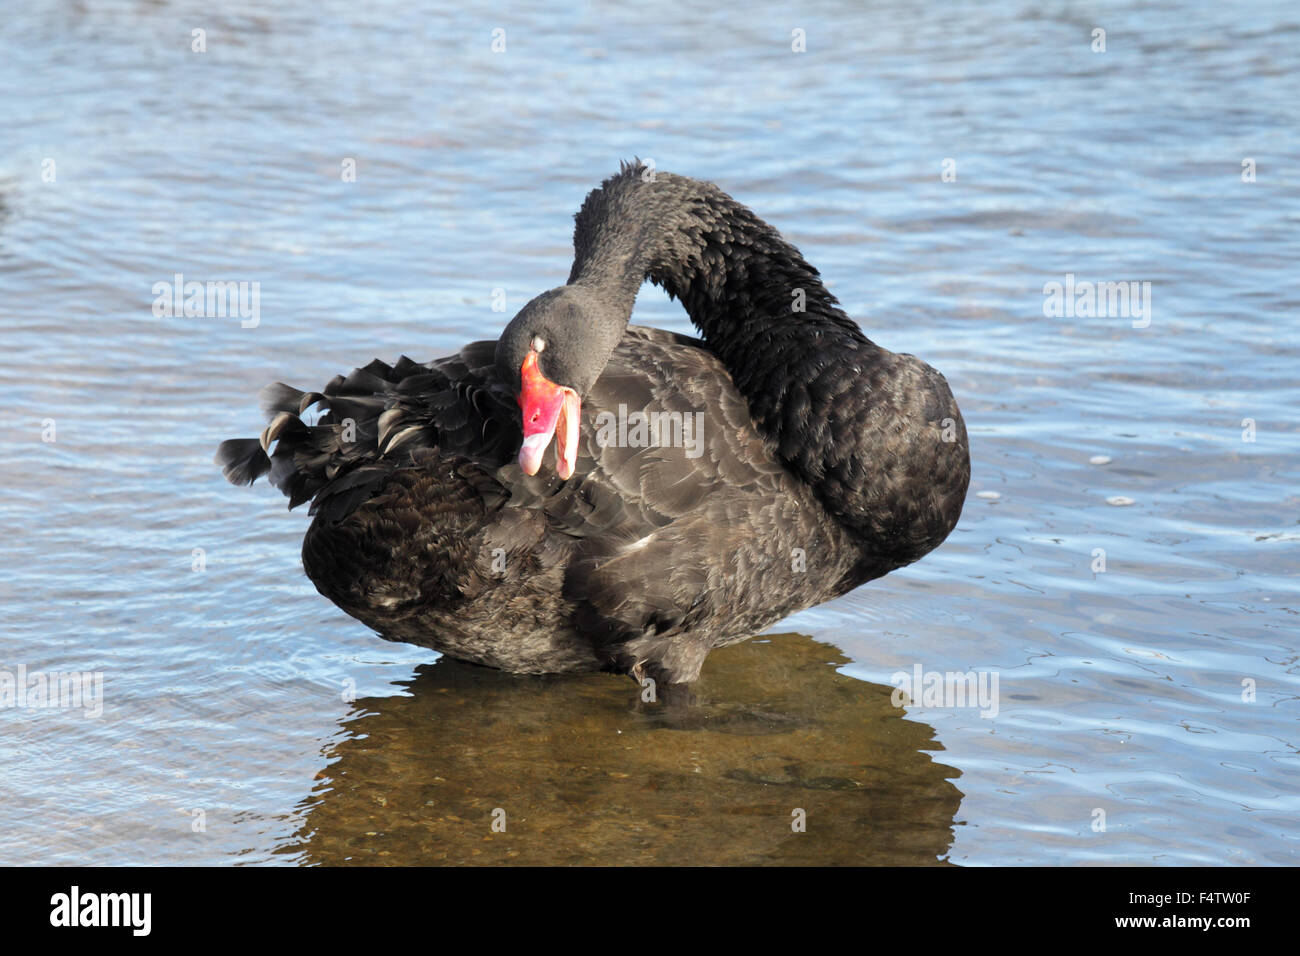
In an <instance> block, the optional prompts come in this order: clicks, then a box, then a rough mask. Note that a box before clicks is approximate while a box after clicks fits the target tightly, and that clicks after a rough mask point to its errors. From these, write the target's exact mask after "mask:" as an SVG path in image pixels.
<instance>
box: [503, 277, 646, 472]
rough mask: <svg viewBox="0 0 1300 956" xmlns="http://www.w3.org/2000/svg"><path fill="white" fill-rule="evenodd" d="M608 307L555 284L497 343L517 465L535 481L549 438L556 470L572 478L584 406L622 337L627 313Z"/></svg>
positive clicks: (573, 288)
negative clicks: (520, 435)
mask: <svg viewBox="0 0 1300 956" xmlns="http://www.w3.org/2000/svg"><path fill="white" fill-rule="evenodd" d="M618 313H619V310H617V309H611V308H609V307H606V306H604V305H603V304H602V302H601V297H600V296H599V295H597V294H593V293H592V292H591V291H590V290H587V289H583V288H581V287H579V286H561V287H560V288H558V289H551V290H550V291H548V292H543V293H542V294H541V295H539V296H537V297H536V298H535V299H533V300H532V301H531V302H529V303H528V304H527V305H525V306H524V307H523V308H522V309H520V310H519V314H518V315H516V316H515V317H514V318H513V319H512V320H511V321H510V324H509V325H507V326H506V329H505V331H504V332H502V333H501V338H500V339H498V340H497V348H496V365H497V374H498V375H499V376H500V377H501V379H502V381H504V382H506V383H508V384H509V385H510V386H511V387H512V388H513V389H514V392H515V395H516V397H517V400H518V402H519V410H520V413H521V415H522V425H523V432H524V441H523V445H522V447H521V448H520V449H519V467H520V468H522V469H523V471H524V473H525V474H528V475H535V474H537V472H538V471H539V470H540V469H541V466H542V455H543V454H544V453H545V451H546V449H547V448H548V447H549V446H550V444H551V440H552V438H554V439H555V470H556V473H557V474H558V475H559V476H560V478H561V479H568V478H570V477H571V476H572V475H573V471H574V468H575V467H576V465H577V460H578V430H579V425H580V423H581V420H582V417H581V416H582V400H583V398H585V397H586V395H587V393H588V392H589V391H590V390H591V387H592V386H593V385H595V384H596V379H598V378H599V377H600V373H601V372H602V371H603V370H604V368H605V365H606V363H607V362H608V361H609V356H610V353H612V352H613V351H614V346H616V345H617V344H618V340H619V339H620V338H622V336H623V329H624V328H625V327H626V326H627V320H628V316H627V315H622V316H621V317H620V315H619V314H618Z"/></svg>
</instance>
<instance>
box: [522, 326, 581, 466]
mask: <svg viewBox="0 0 1300 956" xmlns="http://www.w3.org/2000/svg"><path fill="white" fill-rule="evenodd" d="M519 380H520V384H521V387H520V389H519V407H520V409H522V410H523V413H524V444H523V447H521V448H520V449H519V467H520V468H522V469H523V470H524V474H525V475H535V474H537V472H538V470H539V469H540V468H541V467H542V454H543V453H544V452H545V451H546V449H547V446H549V445H550V444H551V438H552V437H553V436H554V437H556V442H555V471H556V473H557V474H558V475H559V476H560V478H561V479H562V480H564V479H568V478H570V477H571V476H572V475H573V469H574V468H575V467H576V466H577V463H578V423H579V422H580V421H581V418H580V413H581V411H582V403H581V402H580V401H579V400H578V393H577V392H575V391H574V390H573V389H571V388H565V387H564V386H563V385H557V384H555V383H554V382H552V381H551V380H550V379H549V378H547V377H546V376H545V375H543V374H542V372H541V369H539V368H538V367H537V353H536V352H534V351H533V350H532V349H529V350H528V357H527V358H525V359H524V364H523V367H522V368H520V370H519Z"/></svg>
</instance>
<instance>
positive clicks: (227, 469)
mask: <svg viewBox="0 0 1300 956" xmlns="http://www.w3.org/2000/svg"><path fill="white" fill-rule="evenodd" d="M212 460H213V461H214V462H216V463H217V464H218V465H220V466H221V473H222V474H223V475H225V476H226V480H227V481H229V482H230V483H231V484H232V485H251V484H252V483H253V482H254V481H256V480H257V479H258V478H260V477H261V476H262V475H264V474H266V473H267V472H268V471H270V470H271V459H270V458H268V457H267V456H266V451H265V450H264V449H263V448H262V442H261V441H260V440H259V439H256V438H228V439H226V440H225V441H223V442H222V443H221V445H220V447H218V448H217V454H216V457H214V458H213V459H212Z"/></svg>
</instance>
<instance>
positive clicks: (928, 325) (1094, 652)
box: [0, 0, 1300, 865]
mask: <svg viewBox="0 0 1300 956" xmlns="http://www.w3.org/2000/svg"><path fill="white" fill-rule="evenodd" d="M263 6H264V5H261V4H253V3H243V2H233V3H228V4H223V5H222V7H221V10H220V11H217V12H213V11H212V10H210V9H208V5H204V4H199V3H190V2H175V3H144V2H141V3H133V2H77V3H48V4H37V5H32V6H30V7H28V6H21V8H15V9H14V10H10V11H8V12H7V13H6V16H5V18H4V26H3V27H2V28H0V347H2V350H3V355H4V359H3V361H0V390H2V392H3V395H4V401H3V403H0V442H2V443H3V444H2V445H0V448H2V449H3V451H2V452H0V475H3V478H4V489H5V493H4V494H3V495H0V563H2V566H3V573H0V625H2V626H0V665H3V667H4V668H7V669H9V670H10V671H11V672H12V671H13V670H15V669H16V668H18V667H19V666H22V667H25V668H27V669H28V671H31V672H42V673H49V672H56V671H73V670H77V671H90V672H95V673H99V674H101V675H102V677H103V692H104V701H103V712H102V714H101V715H100V716H98V717H90V716H87V715H86V714H85V713H84V711H82V710H77V709H74V708H62V709H58V708H55V709H51V708H40V709H22V708H10V709H5V710H0V722H3V725H4V726H3V729H2V733H3V745H2V746H0V832H2V833H3V834H4V836H5V839H4V840H3V841H0V862H6V863H12V862H22V861H37V862H45V863H68V862H76V861H84V862H90V863H158V862H180V863H279V864H284V863H313V862H328V863H334V862H342V861H352V862H367V863H369V862H385V863H399V862H441V861H446V862H466V861H483V862H506V861H517V862H539V861H553V862H602V863H617V862H654V863H672V862H706V861H708V862H758V861H772V862H808V861H813V860H825V861H827V862H928V863H934V862H942V861H947V862H951V863H957V864H974V865H981V864H1006V863H1039V864H1056V863H1075V864H1077V863H1085V864H1112V865H1113V864H1134V863H1156V864H1163V863H1190V864H1223V863H1291V864H1294V863H1296V862H1298V861H1300V846H1298V843H1297V820H1298V819H1300V753H1298V752H1297V743H1298V742H1300V728H1298V727H1297V716H1298V715H1300V708H1297V699H1298V698H1300V664H1298V661H1297V650H1296V648H1297V638H1296V635H1297V621H1298V618H1297V608H1298V593H1297V592H1298V590H1300V589H1298V587H1297V577H1296V570H1297V542H1298V541H1300V528H1298V527H1297V521H1298V518H1300V493H1298V492H1297V488H1300V461H1298V459H1297V427H1296V422H1295V409H1296V408H1297V406H1300V388H1298V387H1297V376H1296V372H1295V370H1296V368H1297V359H1298V358H1300V356H1298V354H1297V353H1298V351H1300V347H1298V346H1297V344H1296V343H1297V341H1300V338H1298V336H1297V333H1298V332H1300V321H1298V320H1297V314H1298V313H1300V291H1298V290H1297V273H1296V263H1297V262H1300V241H1298V240H1297V235H1298V232H1300V230H1298V227H1300V203H1298V202H1297V197H1298V195H1300V189H1298V187H1300V176H1298V175H1297V164H1298V163H1300V133H1298V132H1297V131H1298V130H1300V107H1298V106H1297V103H1298V102H1300V97H1297V88H1296V85H1295V77H1296V75H1297V68H1298V67H1300V12H1297V10H1296V9H1295V8H1294V7H1293V6H1292V5H1289V4H1283V3H1277V4H1243V5H1218V4H1210V3H1204V4H1198V3H1192V2H1185V0H1177V2H1166V3H1157V4H1145V5H1143V6H1142V8H1141V9H1140V10H1127V9H1125V8H1124V7H1123V6H1122V5H1118V4H1108V3H1096V4H1076V3H1048V4H1042V3H1037V2H1029V0H996V2H993V3H956V4H950V5H946V6H945V8H944V10H943V11H942V12H941V13H940V12H935V11H931V10H928V9H926V8H924V7H918V6H916V5H913V4H901V3H896V2H883V3H876V4H872V5H871V6H870V7H869V8H868V9H865V10H864V9H861V7H860V5H857V4H830V5H827V6H825V7H823V8H822V12H820V13H814V14H805V13H804V12H802V11H801V12H799V13H798V14H792V13H791V12H790V9H789V8H788V7H787V6H786V5H783V4H760V5H758V6H757V7H756V8H755V9H754V10H752V11H750V10H747V11H746V13H745V15H744V16H743V17H741V16H740V15H738V14H737V13H735V12H733V11H731V10H729V9H718V10H716V11H701V10H699V9H698V5H694V4H676V3H669V4H666V5H664V4H660V5H657V6H655V7H653V8H649V7H642V6H636V5H632V6H629V5H626V4H611V3H594V4H590V5H583V6H578V7H575V8H573V9H571V10H568V11H563V12H561V11H554V10H551V11H547V12H545V13H543V12H535V13H531V14H530V13H515V14H505V13H500V12H496V11H494V10H491V9H489V8H487V7H482V8H471V9H468V10H467V9H465V8H464V7H463V6H462V5H448V6H445V7H437V6H430V7H421V6H418V5H413V4H406V3H400V4H399V3H391V2H384V0H381V2H375V3H367V4H354V3H344V2H334V0H327V2H313V3H301V2H286V3H281V4H277V5H275V8H274V9H264V8H263ZM1098 27H1100V28H1104V29H1105V30H1106V31H1107V34H1106V35H1107V48H1106V51H1105V52H1104V53H1100V52H1094V51H1093V49H1092V44H1093V39H1092V34H1093V30H1094V29H1096V28H1098ZM497 28H500V29H503V30H505V37H506V49H505V51H504V52H502V53H493V52H492V31H493V30H494V29H497ZM195 29H202V30H204V31H205V33H204V35H203V36H204V38H205V43H206V51H205V52H203V53H197V52H194V51H193V50H192V46H191V45H192V43H193V33H192V31H193V30H195ZM795 29H802V30H804V31H805V35H806V38H807V39H806V44H807V49H806V52H804V53H794V52H792V50H791V34H792V31H793V30H795ZM634 155H639V156H641V157H643V158H651V159H653V160H654V161H655V162H656V164H657V165H658V167H659V168H662V169H668V170H672V171H674V172H679V173H684V174H688V175H692V176H697V177H701V178H706V179H712V180H715V181H716V182H718V183H720V184H721V185H722V186H723V187H724V188H725V189H727V190H728V191H729V192H731V193H732V194H733V195H735V196H737V197H739V198H740V199H741V200H742V201H744V202H745V203H747V204H748V205H750V206H751V207H752V208H754V209H755V210H756V211H758V212H759V213H760V214H761V215H763V216H764V217H765V218H767V219H769V220H770V221H771V222H773V223H774V224H776V225H777V226H778V227H779V228H781V229H782V230H783V231H784V232H785V234H786V235H787V236H788V237H789V238H790V239H791V240H792V241H794V242H795V243H796V244H797V245H799V246H800V248H801V249H802V250H803V252H804V253H805V255H806V256H807V257H808V258H809V260H810V261H811V262H813V263H814V264H815V265H817V266H818V268H819V269H820V270H821V271H822V273H823V275H824V276H825V278H826V280H827V282H828V284H829V285H830V287H831V289H832V291H834V292H835V294H836V295H837V296H838V297H839V298H840V299H841V301H842V302H843V304H844V306H845V308H846V309H847V311H848V312H849V313H850V314H851V315H854V316H855V317H857V318H858V319H859V321H861V323H862V324H863V327H864V328H865V329H866V330H867V332H868V334H869V335H871V336H872V337H873V338H874V339H876V340H877V341H879V342H880V343H881V344H883V345H885V346H886V347H889V348H892V349H895V350H898V351H907V352H913V353H915V354H917V355H920V356H922V357H923V358H925V359H926V360H927V361H929V362H930V363H932V364H933V365H935V366H936V367H938V368H939V369H941V370H942V371H943V372H944V373H945V374H946V375H947V376H948V379H949V381H950V383H951V384H952V387H953V391H954V392H955V394H956V395H957V398H958V400H959V402H960V403H961V406H962V408H963V411H964V414H965V416H966V420H967V422H968V425H969V428H970V433H971V443H972V457H973V479H972V485H971V492H970V499H969V501H968V502H967V506H966V510H965V513H964V515H963V518H962V521H961V523H960V525H959V526H958V528H957V530H956V531H955V532H954V534H953V535H952V537H951V538H950V539H949V540H948V542H946V543H945V544H944V545H943V547H941V548H940V549H939V550H938V551H936V552H935V553H934V554H932V555H930V556H929V557H927V558H926V559H925V560H923V561H922V562H920V563H919V564H917V565H915V566H913V567H911V568H908V569H905V570H903V571H900V572H897V573H895V574H893V575H890V576H889V577H888V578H886V579H884V580H881V581H878V582H875V583H872V584H870V585H867V586H865V587H863V588H861V589H859V590H858V591H856V592H854V593H852V594H850V595H848V596H846V597H845V598H843V599H841V600H838V601H836V602H833V603H831V604H828V605H825V606H823V607H821V608H816V609H813V610H810V611H807V612H804V613H801V614H798V615H795V616H794V617H792V618H790V619H788V620H787V621H785V622H782V623H781V624H780V625H779V626H778V627H777V628H776V630H777V631H778V632H780V634H779V635H777V634H774V635H771V638H770V643H761V644H760V643H752V644H749V645H743V646H740V647H737V648H733V649H730V650H727V651H725V652H721V653H719V654H718V655H716V657H714V658H711V659H710V661H709V663H708V665H707V666H706V668H705V673H704V679H703V681H702V683H701V688H700V690H699V694H700V697H701V700H700V702H698V704H697V709H696V710H695V711H694V712H693V714H691V715H688V716H686V717H683V718H681V719H680V720H677V721H671V720H667V719H665V718H662V717H661V716H656V715H655V712H653V711H651V712H647V711H646V710H645V708H644V707H642V706H641V705H639V703H638V702H637V700H636V693H635V690H636V689H635V687H634V686H633V685H631V684H630V683H629V682H626V681H622V680H619V679H615V678H611V677H594V678H590V679H580V680H567V681H532V680H529V681H519V680H515V679H508V678H505V677H503V676H501V675H496V674H492V673H490V672H484V671H480V670H477V669H467V668H465V667H463V666H461V665H457V664H453V663H450V662H447V661H439V660H438V659H437V655H436V654H433V653H431V652H429V651H425V650H422V649H419V648H413V647H406V646H402V645H394V644H387V643H385V642H383V641H382V640H380V639H378V638H377V637H375V636H374V635H373V634H371V633H370V632H368V631H367V630H366V629H365V628H364V627H363V626H362V625H360V624H358V623H357V622H355V621H352V620H351V619H349V618H347V617H346V616H344V615H343V614H342V613H341V612H339V611H337V610H336V609H335V608H334V607H333V606H332V605H330V604H329V603H328V602H327V601H325V600H324V599H323V598H321V597H320V596H319V595H317V594H316V592H315V589H314V588H313V587H312V586H311V584H310V582H308V581H307V580H306V579H305V578H304V577H303V576H302V574H301V567H300V562H299V557H298V548H299V544H300V541H301V537H302V533H303V531H304V530H305V527H306V520H307V519H306V516H305V515H304V514H299V513H287V512H286V511H285V510H284V503H283V499H281V498H279V497H278V495H275V494H273V493H272V492H270V491H268V490H267V489H266V487H265V486H264V485H261V484H259V485H258V487H257V488H255V489H253V490H252V491H249V490H248V489H236V488H231V487H229V486H227V485H226V484H225V483H224V482H223V481H222V480H221V478H220V475H219V474H218V473H217V471H216V470H215V469H214V467H213V466H212V463H211V458H212V452H213V450H214V448H215V446H216V444H217V443H218V442H219V441H220V440H221V439H223V438H226V437H230V436H236V435H251V434H255V433H256V430H257V429H258V428H260V427H261V421H260V417H259V414H258V411H257V403H256V393H257V390H258V389H259V388H260V387H261V386H262V385H263V384H264V383H266V382H268V381H272V380H276V379H282V380H284V381H287V382H291V383H295V384H297V385H300V386H303V387H315V386H318V385H320V384H322V383H324V382H325V381H327V380H328V379H329V378H330V377H331V376H333V375H334V374H335V373H336V372H339V371H346V370H347V369H349V368H351V367H353V366H356V365H360V364H364V363H365V362H367V361H369V360H370V359H371V358H372V357H376V356H378V357H382V358H385V359H386V360H392V359H395V358H396V357H397V356H398V355H400V354H403V353H406V354H409V355H411V356H412V357H413V358H416V359H421V360H424V359H428V358H432V357H435V356H437V355H440V354H445V353H446V352H448V351H450V350H452V349H454V348H456V347H458V346H459V345H460V344H461V343H463V342H465V341H466V340H469V339H475V338H485V337H494V336H495V335H496V334H497V332H498V331H499V330H500V328H501V327H502V326H503V324H504V323H505V321H506V320H507V319H508V318H509V316H510V315H511V314H513V312H514V311H515V310H516V309H517V308H519V307H520V306H521V305H522V304H523V303H524V302H526V301H527V300H528V298H530V297H531V296H532V295H534V294H536V293H537V292H539V291H541V290H543V289H546V288H549V287H551V286H553V285H556V284H557V283H559V282H561V281H562V280H563V278H564V277H565V276H566V274H567V270H568V262H569V259H570V256H571V249H570V245H569V242H570V229H571V220H570V218H569V217H570V216H571V214H572V212H573V211H574V210H576V209H577V207H578V205H579V204H580V202H581V200H582V198H583V196H584V195H585V193H586V191H587V190H588V189H590V188H592V187H593V186H594V185H595V184H596V183H598V182H599V181H600V180H601V179H602V178H603V177H605V176H607V175H609V174H610V173H611V172H612V171H614V170H615V169H616V167H617V163H618V161H619V160H620V159H626V158H630V157H632V156H634ZM1247 159H1250V160H1253V162H1254V168H1255V170H1256V176H1255V181H1254V182H1243V178H1242V171H1243V166H1242V163H1243V161H1244V160H1247ZM348 160H352V161H355V167H356V170H357V176H356V181H355V182H347V181H345V178H344V176H343V175H342V171H343V169H344V168H345V164H346V163H347V161H348ZM945 160H953V164H954V165H952V166H951V167H949V168H951V169H954V170H955V173H956V178H955V180H953V181H945V180H944V177H943V175H942V173H943V170H944V168H945V165H944V164H945ZM51 173H52V175H51ZM950 178H951V177H950ZM177 273H180V274H182V275H184V276H185V277H186V278H190V279H197V280H202V281H206V280H235V281H248V282H257V283H259V288H260V317H259V321H258V323H257V325H256V327H252V328H245V327H241V323H240V321H239V320H238V319H237V318H230V317H226V318H215V317H214V318H172V317H157V316H155V315H154V314H153V311H152V308H151V307H152V304H153V301H154V298H155V294H154V292H153V291H152V290H153V288H154V286H155V284H156V283H159V282H170V281H171V280H172V277H173V276H174V275H175V274H177ZM1067 274H1073V275H1075V276H1077V277H1078V278H1079V279H1081V280H1087V281H1095V282H1106V281H1148V282H1150V283H1151V284H1152V285H1151V289H1152V293H1151V294H1152V299H1151V313H1150V319H1151V321H1150V323H1149V325H1147V326H1145V327H1138V328H1135V327H1134V324H1133V322H1132V321H1131V319H1130V318H1128V317H1123V316H1113V315H1112V316H1102V317H1097V318H1090V317H1077V318H1064V317H1062V318H1054V317H1049V316H1047V315H1045V314H1044V308H1043V303H1044V295H1043V289H1044V286H1045V284H1047V283H1049V282H1053V281H1062V282H1063V281H1064V280H1065V276H1066V275H1067ZM497 290H500V292H497ZM502 297H504V307H505V311H504V312H501V311H494V309H493V304H494V301H496V302H498V303H500V302H501V299H502ZM636 321H638V322H641V323H643V324H652V325H660V326H664V327H669V328H676V329H685V328H686V322H685V317H684V315H683V314H682V312H681V310H680V309H679V308H678V307H677V306H676V305H674V304H672V303H670V302H669V301H668V300H667V299H666V298H665V297H664V296H663V295H662V294H660V293H658V292H657V291H655V290H653V289H647V290H645V291H644V292H643V294H642V296H641V299H640V301H639V303H638V310H637V315H636ZM43 438H53V439H54V440H53V441H49V440H43ZM1248 439H1249V440H1248ZM1108 501H1114V502H1131V503H1127V504H1112V503H1108ZM1099 552H1104V561H1105V570H1104V571H1100V572H1098V571H1095V570H1094V568H1096V567H1099V565H1098V563H1097V562H1098V553H1099ZM196 568H199V569H200V570H195V569H196ZM918 664H919V665H921V666H922V668H923V669H925V670H936V671H941V672H942V671H949V670H951V671H967V670H975V671H978V672H980V673H986V674H996V675H997V676H998V678H999V708H998V713H997V715H996V716H995V717H984V716H981V715H980V712H979V710H977V709H974V708H970V707H956V706H952V707H946V706H939V707H925V706H919V705H909V706H908V707H906V708H904V709H900V708H896V707H894V706H893V704H892V702H891V701H890V691H891V690H892V686H891V677H892V676H893V675H894V674H895V672H898V671H900V670H901V671H905V672H909V673H910V672H911V671H912V669H913V668H914V667H915V666H916V665H918ZM1251 691H1253V693H1251ZM498 808H500V809H503V810H504V811H505V814H506V821H507V823H506V831H505V833H499V832H497V833H494V832H492V830H491V828H490V824H491V815H492V812H493V810H495V809H498ZM796 808H802V809H804V810H806V811H807V831H806V832H805V833H803V834H795V833H794V832H793V831H792V830H791V812H792V810H794V809H796ZM1099 812H1100V814H1102V815H1104V816H1101V815H1099ZM1102 819H1104V821H1105V828H1104V830H1103V829H1100V828H1099V827H1098V822H1099V821H1100V820H1102ZM475 851H477V852H475ZM512 854H513V855H512Z"/></svg>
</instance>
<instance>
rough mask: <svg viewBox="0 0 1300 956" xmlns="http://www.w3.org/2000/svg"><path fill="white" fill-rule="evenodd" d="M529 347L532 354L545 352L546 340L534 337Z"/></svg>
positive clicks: (538, 336)
mask: <svg viewBox="0 0 1300 956" xmlns="http://www.w3.org/2000/svg"><path fill="white" fill-rule="evenodd" d="M530 345H531V348H532V350H533V351H534V352H545V351H546V339H544V338H542V337H541V336H540V335H534V336H533V341H532V342H531V343H530Z"/></svg>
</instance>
